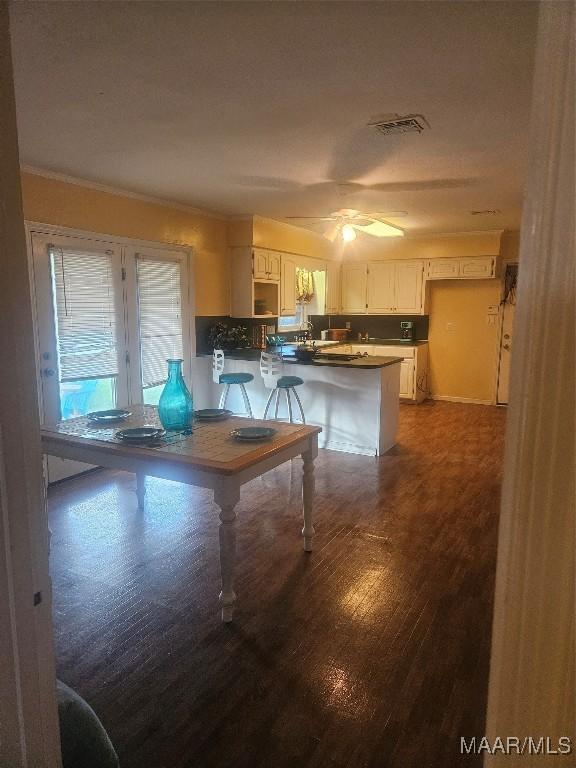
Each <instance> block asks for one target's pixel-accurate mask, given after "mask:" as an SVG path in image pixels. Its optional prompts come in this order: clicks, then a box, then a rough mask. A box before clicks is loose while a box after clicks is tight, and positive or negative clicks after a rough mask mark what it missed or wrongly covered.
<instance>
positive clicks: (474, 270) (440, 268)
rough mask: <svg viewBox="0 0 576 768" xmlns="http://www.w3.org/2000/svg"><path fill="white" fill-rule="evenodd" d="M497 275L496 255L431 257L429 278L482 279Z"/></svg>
mask: <svg viewBox="0 0 576 768" xmlns="http://www.w3.org/2000/svg"><path fill="white" fill-rule="evenodd" d="M487 277H496V257H495V256H463V257H457V258H452V259H430V261H429V262H428V269H427V273H426V278H427V279H428V280H450V279H455V278H458V279H466V278H467V279H479V278H480V279H481V278H487Z"/></svg>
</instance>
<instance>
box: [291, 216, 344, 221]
mask: <svg viewBox="0 0 576 768" xmlns="http://www.w3.org/2000/svg"><path fill="white" fill-rule="evenodd" d="M284 218H285V219H298V220H299V221H334V217H333V216H284Z"/></svg>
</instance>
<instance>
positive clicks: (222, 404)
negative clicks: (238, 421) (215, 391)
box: [218, 384, 230, 408]
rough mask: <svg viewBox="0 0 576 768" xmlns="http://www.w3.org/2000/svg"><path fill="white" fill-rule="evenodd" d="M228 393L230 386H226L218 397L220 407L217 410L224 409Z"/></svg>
mask: <svg viewBox="0 0 576 768" xmlns="http://www.w3.org/2000/svg"><path fill="white" fill-rule="evenodd" d="M229 391H230V384H226V386H225V387H224V389H223V390H222V394H221V395H220V405H219V406H218V407H219V408H226V400H228V392H229Z"/></svg>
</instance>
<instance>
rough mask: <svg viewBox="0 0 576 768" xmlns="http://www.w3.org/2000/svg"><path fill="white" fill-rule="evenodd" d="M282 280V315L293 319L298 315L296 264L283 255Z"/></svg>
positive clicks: (292, 259) (290, 258)
mask: <svg viewBox="0 0 576 768" xmlns="http://www.w3.org/2000/svg"><path fill="white" fill-rule="evenodd" d="M281 270H282V272H281V279H280V314H281V315H285V316H288V317H293V316H294V315H295V314H296V262H295V260H294V258H293V257H291V256H289V255H286V254H282V258H281Z"/></svg>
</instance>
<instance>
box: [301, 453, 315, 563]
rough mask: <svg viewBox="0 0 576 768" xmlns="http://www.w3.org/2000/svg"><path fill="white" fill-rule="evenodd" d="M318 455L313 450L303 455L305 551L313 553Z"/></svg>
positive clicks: (303, 529) (303, 531) (303, 533)
mask: <svg viewBox="0 0 576 768" xmlns="http://www.w3.org/2000/svg"><path fill="white" fill-rule="evenodd" d="M315 456H316V453H315V452H314V451H312V450H309V451H306V453H303V454H302V459H303V461H304V467H303V475H302V508H303V512H304V527H303V528H302V536H303V537H304V550H305V551H306V552H312V537H313V536H314V534H315V530H314V525H313V513H314V458H315Z"/></svg>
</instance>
